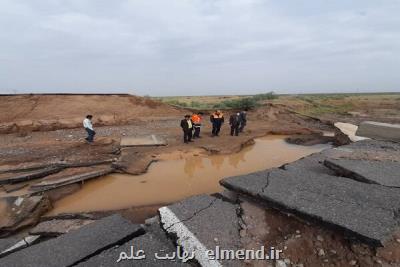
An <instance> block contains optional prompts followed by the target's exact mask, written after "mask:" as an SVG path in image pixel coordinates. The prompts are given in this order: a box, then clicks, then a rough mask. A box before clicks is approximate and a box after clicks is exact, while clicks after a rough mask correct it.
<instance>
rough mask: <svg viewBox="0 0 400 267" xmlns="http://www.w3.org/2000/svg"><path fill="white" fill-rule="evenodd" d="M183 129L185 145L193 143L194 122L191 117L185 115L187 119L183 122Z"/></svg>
mask: <svg viewBox="0 0 400 267" xmlns="http://www.w3.org/2000/svg"><path fill="white" fill-rule="evenodd" d="M181 128H182V131H183V142H184V143H185V144H187V143H189V142H193V140H192V134H193V121H192V120H191V119H190V115H185V118H184V119H183V120H181Z"/></svg>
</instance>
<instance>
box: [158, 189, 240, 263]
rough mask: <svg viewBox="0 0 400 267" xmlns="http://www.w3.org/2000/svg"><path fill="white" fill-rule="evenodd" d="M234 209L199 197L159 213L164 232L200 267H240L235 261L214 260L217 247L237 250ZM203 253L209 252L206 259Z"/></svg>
mask: <svg viewBox="0 0 400 267" xmlns="http://www.w3.org/2000/svg"><path fill="white" fill-rule="evenodd" d="M238 209H239V207H238V205H235V204H232V203H229V202H226V201H223V200H221V199H219V198H215V197H212V196H208V195H199V196H195V197H191V198H188V199H185V200H182V201H180V202H178V203H175V204H173V205H171V206H167V207H162V208H160V209H159V213H160V220H161V223H162V227H163V228H164V230H165V231H166V232H167V233H168V234H169V235H171V236H172V237H175V238H176V240H177V244H178V245H180V246H181V247H182V248H183V249H184V250H185V251H186V252H188V253H194V257H195V259H196V260H197V262H198V263H199V264H200V265H201V266H223V265H226V266H241V264H242V263H243V262H242V263H240V262H238V261H228V260H219V261H218V260H216V259H215V257H217V256H216V255H215V254H216V252H215V251H216V250H217V247H219V248H220V249H225V250H238V249H239V248H240V236H239V230H240V229H239V228H240V226H239V219H238V214H237V212H238ZM207 251H212V252H213V253H214V254H213V255H214V256H210V255H209V254H208V252H207Z"/></svg>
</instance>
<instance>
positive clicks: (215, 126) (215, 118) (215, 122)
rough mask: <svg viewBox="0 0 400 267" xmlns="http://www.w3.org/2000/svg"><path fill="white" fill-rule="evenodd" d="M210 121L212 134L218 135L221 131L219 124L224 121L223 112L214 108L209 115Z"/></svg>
mask: <svg viewBox="0 0 400 267" xmlns="http://www.w3.org/2000/svg"><path fill="white" fill-rule="evenodd" d="M210 121H211V123H212V132H211V134H212V136H218V135H219V132H220V131H221V126H222V124H223V123H224V114H222V112H221V111H219V110H216V111H215V112H214V113H213V114H211V116H210Z"/></svg>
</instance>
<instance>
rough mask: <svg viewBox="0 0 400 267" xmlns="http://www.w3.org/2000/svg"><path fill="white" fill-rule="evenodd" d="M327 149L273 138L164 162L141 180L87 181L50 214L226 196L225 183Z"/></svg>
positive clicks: (107, 178)
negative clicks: (223, 151)
mask: <svg viewBox="0 0 400 267" xmlns="http://www.w3.org/2000/svg"><path fill="white" fill-rule="evenodd" d="M327 147H329V146H328V145H315V146H309V147H305V146H298V145H292V144H288V143H286V142H285V141H284V136H268V137H264V138H260V139H256V140H255V144H254V145H252V146H249V147H246V148H244V149H243V150H242V151H241V152H239V153H235V154H231V155H211V156H202V155H200V156H189V157H186V158H184V159H178V160H164V161H159V162H156V163H153V164H152V165H151V166H150V168H149V170H148V172H147V173H145V174H142V175H127V174H111V175H108V176H105V177H102V178H99V179H96V180H91V181H88V182H87V183H85V184H84V185H83V187H82V189H81V190H79V191H78V192H76V193H74V194H72V195H69V196H67V197H65V198H63V199H61V200H59V201H57V202H56V203H54V209H53V210H52V211H51V214H53V215H54V214H60V213H69V212H88V211H104V210H118V209H124V208H128V207H132V206H136V207H138V206H150V205H156V204H160V203H171V202H174V201H178V200H181V199H183V198H186V197H189V196H193V195H198V194H202V193H208V194H210V193H216V192H219V191H221V190H222V187H221V186H220V185H219V183H218V181H219V180H220V179H222V178H224V177H229V176H235V175H242V174H247V173H251V172H255V171H260V170H264V169H267V168H271V167H278V166H281V165H282V164H285V163H288V162H292V161H295V160H297V159H299V158H302V157H304V156H307V155H309V154H312V153H315V152H319V151H321V150H323V149H325V148H327Z"/></svg>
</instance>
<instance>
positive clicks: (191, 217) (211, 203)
mask: <svg viewBox="0 0 400 267" xmlns="http://www.w3.org/2000/svg"><path fill="white" fill-rule="evenodd" d="M217 200H218V198H215V199H213V201H211V202H210V204H208V205H207V206H206V207H204V208H202V209H200V210H197V211H195V212H194V213H193V214H192V215H191V216H190V217H188V218H186V219H184V220H180V221H179V222H175V223H173V224H171V225H170V226H168V227H167V228H164V230H165V231H168V230H169V229H170V228H171V227H174V226H175V225H177V224H179V223H184V222H187V221H190V220H191V219H193V218H194V217H195V216H197V215H198V214H199V213H201V212H202V211H204V210H206V209H208V208H210V207H211V206H212V205H214V203H215V202H216V201H217Z"/></svg>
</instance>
